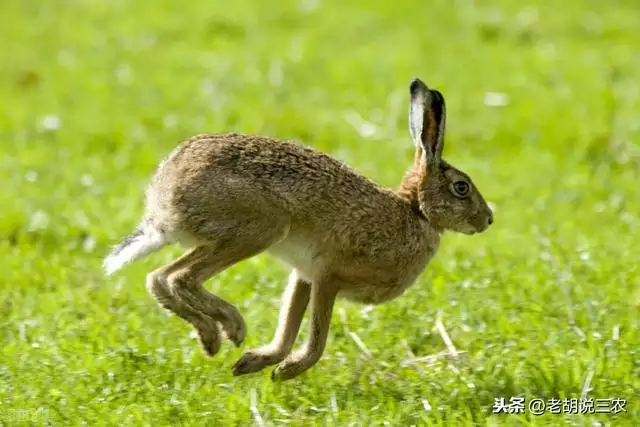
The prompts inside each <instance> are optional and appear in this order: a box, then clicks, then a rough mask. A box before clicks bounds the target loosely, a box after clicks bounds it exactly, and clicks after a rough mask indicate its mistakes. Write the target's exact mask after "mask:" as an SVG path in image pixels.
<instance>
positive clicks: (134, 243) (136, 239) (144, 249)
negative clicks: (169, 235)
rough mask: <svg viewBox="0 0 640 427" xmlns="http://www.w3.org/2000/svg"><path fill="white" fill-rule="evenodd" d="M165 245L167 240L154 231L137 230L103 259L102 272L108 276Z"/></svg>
mask: <svg viewBox="0 0 640 427" xmlns="http://www.w3.org/2000/svg"><path fill="white" fill-rule="evenodd" d="M167 243H169V242H168V241H167V239H166V238H165V236H164V235H163V234H161V233H159V232H158V231H157V230H155V229H148V228H147V229H142V228H140V229H138V230H137V231H136V232H135V233H133V234H132V235H130V236H128V237H126V238H125V239H124V240H123V241H122V243H120V244H119V245H117V246H115V247H114V248H113V250H112V251H111V253H110V254H109V255H108V256H107V257H106V258H105V260H104V263H103V264H102V265H103V267H104V271H105V272H106V274H107V275H108V276H110V275H111V274H113V273H115V272H116V271H118V270H120V269H121V268H122V267H124V266H125V265H127V264H130V263H132V262H134V261H136V260H138V259H140V258H142V257H145V256H147V255H149V254H150V253H152V252H155V251H157V250H159V249H161V248H162V247H164V246H165V245H166V244H167Z"/></svg>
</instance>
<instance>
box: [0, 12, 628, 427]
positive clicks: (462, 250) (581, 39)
mask: <svg viewBox="0 0 640 427" xmlns="http://www.w3.org/2000/svg"><path fill="white" fill-rule="evenodd" d="M537 3H538V4H537V5H536V4H535V2H530V3H529V5H524V4H523V3H522V2H518V1H515V0H513V1H509V0H500V1H493V2H489V1H484V0H476V1H474V0H458V1H449V0H434V1H429V2H425V1H417V0H416V1H405V0H401V1H398V2H388V1H381V0H373V1H364V0H358V1H355V0H352V1H338V0H324V1H321V0H300V1H277V2H249V1H246V0H244V1H235V2H213V1H204V0H193V1H190V2H177V1H167V2H155V1H151V0H138V1H136V2H133V1H124V0H115V1H110V2H100V1H97V0H84V1H81V0H72V1H60V0H54V1H49V2H42V1H35V0H8V1H4V2H2V4H1V5H0V23H1V25H0V54H1V60H0V141H1V143H0V182H1V183H2V190H1V191H0V206H2V207H1V208H0V269H1V271H2V273H3V274H2V279H0V338H1V342H0V345H1V347H2V348H1V350H0V425H16V424H30V423H33V424H36V425H40V424H50V425H80V424H85V425H92V426H93V425H131V426H134V425H212V426H219V425H220V426H222V425H274V424H280V423H291V424H294V425H318V426H321V425H358V426H360V425H361V426H370V425H397V426H405V425H407V426H408V425H412V424H413V425H453V426H465V425H536V426H537V425H561V424H562V425H589V426H590V425H611V426H624V425H634V424H635V425H638V423H640V405H639V400H638V396H639V393H640V379H639V378H640V364H639V363H640V362H639V360H640V357H639V349H640V333H639V328H640V320H639V319H640V315H639V313H640V263H639V254H640V233H639V231H640V192H639V190H638V186H639V184H640V180H639V178H640V146H639V145H638V143H639V141H640V121H638V117H639V116H640V85H639V83H638V82H640V56H639V55H638V47H639V46H640V31H638V23H639V22H640V5H638V3H637V2H634V1H632V0H626V1H624V0H610V1H608V2H603V1H598V0H583V1H581V0H566V1H564V2H542V1H539V2H537ZM414 76H420V77H421V78H422V79H423V80H425V81H426V82H427V83H428V84H429V85H431V86H433V87H436V88H438V89H440V90H441V91H442V92H443V93H444V95H445V97H446V99H447V105H448V130H449V131H448V138H447V147H446V149H445V157H446V158H447V159H448V160H449V161H451V162H452V163H453V164H455V165H457V166H459V167H460V168H461V169H463V170H465V171H466V172H468V173H469V174H470V175H471V176H472V177H473V178H474V181H475V182H476V184H477V185H478V186H479V187H480V189H481V190H482V192H483V194H484V195H485V196H486V198H487V199H488V200H489V201H490V202H491V203H492V205H493V206H494V207H495V215H496V222H495V224H494V225H493V227H492V228H491V229H490V230H489V231H488V232H487V233H485V234H481V235H476V236H473V237H469V236H462V235H454V234H450V235H446V236H445V238H444V240H443V242H442V245H441V249H440V251H439V253H438V255H437V256H436V258H435V259H434V260H433V261H432V263H431V264H430V266H429V267H428V268H427V270H426V271H425V272H424V273H423V274H422V275H421V276H420V278H419V280H418V282H417V283H416V284H415V285H414V286H413V287H412V288H410V289H409V291H407V293H406V294H405V295H404V296H402V297H400V298H399V299H397V300H395V301H392V302H390V303H387V304H384V305H381V306H377V307H375V308H374V307H363V306H359V305H356V304H353V303H349V302H339V303H338V304H337V306H336V310H335V313H334V317H333V324H332V330H331V333H330V337H329V342H328V346H327V350H326V352H325V355H324V357H323V359H321V361H320V362H319V363H318V365H317V366H316V367H315V368H313V369H312V370H311V371H309V372H307V373H306V374H304V375H303V376H301V377H299V378H297V379H295V380H292V381H289V382H284V383H272V381H271V380H270V376H269V374H270V370H265V371H263V372H262V373H260V374H256V375H253V376H247V377H238V378H236V377H233V376H232V375H231V366H232V365H233V363H234V362H235V360H236V359H238V358H239V357H240V355H241V354H242V350H243V349H236V348H234V347H233V346H232V345H231V344H229V343H228V342H227V343H225V344H224V346H223V349H222V351H221V352H220V353H219V354H218V355H217V356H216V357H215V358H213V359H210V358H207V357H206V356H205V355H204V354H203V352H202V351H201V350H200V348H199V345H198V343H197V341H196V340H195V339H194V337H193V335H192V334H191V328H190V327H189V326H188V325H187V324H186V323H183V322H182V321H180V320H179V319H177V318H176V317H173V316H169V315H168V314H167V313H166V312H165V311H163V310H162V309H161V308H159V307H158V306H157V305H156V303H155V302H154V301H153V300H152V298H151V297H150V296H149V295H148V294H147V291H146V289H145V286H144V280H145V274H146V272H148V271H150V270H152V269H155V268H156V267H157V266H159V265H161V264H162V263H164V262H167V261H169V260H171V259H172V257H175V256H176V255H177V254H178V253H179V250H178V248H172V249H167V250H165V251H163V252H161V253H158V254H155V255H153V256H151V257H150V258H148V259H147V260H145V261H143V262H140V263H138V264H136V265H134V266H132V267H130V268H128V269H127V270H125V271H123V272H122V273H120V274H118V275H117V276H115V277H113V278H105V277H104V275H103V273H102V271H101V266H100V264H101V258H102V257H103V256H104V255H105V254H106V252H107V251H108V249H109V246H110V245H112V244H114V243H115V242H116V241H118V240H119V239H120V238H121V237H122V236H123V235H125V234H127V233H129V232H130V231H132V230H133V228H134V226H135V225H136V223H137V221H138V220H139V218H140V216H141V214H142V189H143V187H144V185H145V184H146V182H147V180H148V178H149V176H150V174H151V173H152V172H153V170H154V167H155V165H156V164H157V162H158V161H159V160H160V159H161V158H162V157H164V156H165V155H166V154H167V153H168V152H169V151H170V150H171V149H172V148H173V147H175V146H176V144H177V143H178V142H179V141H180V140H181V139H182V138H184V137H187V136H189V135H191V134H194V133H198V132H203V131H208V132H218V131H230V130H233V131H240V132H250V133H263V134H268V135H273V136H278V137H282V138H291V139H296V140H301V141H304V142H306V143H307V144H309V145H312V146H314V147H316V148H318V149H321V150H323V151H326V152H328V153H331V154H333V155H334V156H336V157H338V158H340V159H343V160H345V161H347V162H348V163H349V164H351V165H352V166H354V167H356V168H357V169H359V170H360V171H362V172H363V173H364V174H366V175H368V176H370V177H372V178H373V179H374V180H375V181H377V182H379V183H381V184H384V185H388V186H394V187H395V186H396V185H397V184H398V183H399V181H400V178H401V177H402V175H403V173H404V170H405V168H406V167H407V166H408V165H409V163H410V162H411V160H412V155H413V154H412V145H411V141H410V138H409V136H408V131H407V125H406V109H407V106H408V90H407V87H408V83H409V81H410V79H411V78H412V77H414ZM287 273H288V271H287V268H286V266H284V265H281V264H280V263H279V262H277V261H275V260H273V259H271V258H269V257H268V256H266V255H264V256H258V257H256V258H254V259H251V260H248V261H245V262H243V263H241V264H238V265H236V266H234V267H232V268H231V269H229V270H227V271H225V272H224V273H223V274H221V275H219V276H218V277H215V278H214V279H212V280H211V281H210V282H209V285H208V287H209V289H211V290H212V291H213V292H214V293H216V294H219V295H220V296H222V297H223V298H225V299H227V300H229V301H231V302H233V303H235V304H237V305H238V307H239V308H240V310H241V312H242V314H243V316H244V317H245V320H246V321H247V324H248V328H249V330H248V336H247V339H246V341H245V344H244V346H243V348H244V349H248V348H251V347H254V346H256V345H260V344H264V343H266V342H268V341H269V340H270V339H271V335H272V333H273V331H274V328H275V324H276V313H277V311H278V306H279V298H280V294H281V292H282V290H283V289H284V285H285V283H286V276H287ZM439 318H440V319H441V321H442V324H443V325H444V327H445V329H446V331H447V332H448V334H449V336H450V337H451V339H452V341H453V343H454V345H455V346H456V348H457V350H458V351H459V352H461V354H460V355H459V357H458V358H457V359H454V358H452V357H449V356H445V355H440V356H438V357H435V358H433V359H432V360H430V361H427V362H425V361H422V362H416V363H407V361H408V360H410V359H412V358H414V357H421V356H427V355H434V354H435V355H439V354H441V352H443V351H444V352H445V353H446V350H447V347H446V346H445V343H444V342H443V340H442V338H441V334H440V333H439V332H438V330H437V329H436V328H435V325H436V321H437V319H439ZM305 324H306V323H305ZM304 330H305V329H304V325H303V331H304ZM305 337H306V333H304V332H303V334H302V336H301V337H299V340H298V342H301V340H302V339H303V338H305ZM354 337H359V338H360V339H361V341H362V342H363V343H364V345H365V346H366V349H365V350H363V349H361V348H360V347H359V346H358V345H357V344H356V341H355V340H354ZM367 349H368V350H367ZM583 392H586V394H587V395H588V396H589V397H591V398H595V399H604V398H621V399H626V400H627V405H626V408H625V409H626V412H622V413H619V414H616V415H614V414H587V415H574V414H569V413H564V414H553V413H549V412H547V413H546V414H544V415H542V416H536V415H533V414H531V413H529V412H528V411H527V413H525V414H518V415H505V414H493V413H492V407H493V404H494V400H495V399H496V398H500V397H503V398H505V399H506V400H507V401H508V400H509V398H511V397H524V398H526V399H527V401H529V400H531V399H534V398H541V399H545V400H548V399H552V398H555V399H566V398H578V397H580V396H581V394H582V393H583Z"/></svg>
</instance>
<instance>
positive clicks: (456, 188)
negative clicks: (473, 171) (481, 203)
mask: <svg viewBox="0 0 640 427" xmlns="http://www.w3.org/2000/svg"><path fill="white" fill-rule="evenodd" d="M453 192H454V193H456V195H457V196H460V197H465V196H467V195H468V194H469V184H468V183H466V182H465V181H456V182H454V183H453Z"/></svg>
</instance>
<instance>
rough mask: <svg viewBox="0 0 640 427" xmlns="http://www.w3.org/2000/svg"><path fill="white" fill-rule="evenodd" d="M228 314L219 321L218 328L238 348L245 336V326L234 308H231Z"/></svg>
mask: <svg viewBox="0 0 640 427" xmlns="http://www.w3.org/2000/svg"><path fill="white" fill-rule="evenodd" d="M232 308H233V310H230V311H229V313H227V315H226V316H225V317H224V319H223V320H221V321H220V327H221V328H222V331H223V332H224V335H225V337H227V338H228V339H229V340H230V341H231V342H232V343H234V344H235V346H236V347H240V344H242V342H243V341H244V338H245V336H246V335H247V326H246V324H245V322H244V319H243V318H242V316H241V315H240V313H239V312H238V310H237V309H236V308H235V307H232Z"/></svg>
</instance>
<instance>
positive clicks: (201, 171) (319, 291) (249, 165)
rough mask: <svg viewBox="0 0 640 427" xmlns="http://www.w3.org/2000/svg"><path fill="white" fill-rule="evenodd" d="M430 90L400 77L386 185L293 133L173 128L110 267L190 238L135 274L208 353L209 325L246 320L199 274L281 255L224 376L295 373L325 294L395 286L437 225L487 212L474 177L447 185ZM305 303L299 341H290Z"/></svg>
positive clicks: (315, 341) (215, 340)
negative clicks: (174, 256) (409, 150)
mask: <svg viewBox="0 0 640 427" xmlns="http://www.w3.org/2000/svg"><path fill="white" fill-rule="evenodd" d="M432 92H434V91H429V90H428V89H427V88H426V86H424V88H423V87H422V86H420V87H415V88H414V86H413V84H412V109H413V108H415V109H416V110H415V111H414V110H412V119H411V125H412V128H411V129H412V134H413V135H414V140H416V146H417V149H416V159H415V163H414V165H413V166H412V167H411V168H410V169H409V171H408V172H407V174H406V175H405V178H404V179H403V181H402V184H401V186H400V189H399V190H397V191H393V190H390V189H385V188H382V187H380V186H378V185H376V184H375V183H373V182H372V181H371V180H369V179H367V178H366V177H364V176H362V175H361V174H359V173H358V172H356V171H355V170H354V169H352V168H350V167H349V166H347V165H345V164H344V163H342V162H340V161H338V160H336V159H334V158H332V157H330V156H328V155H326V154H323V153H320V152H318V151H315V150H313V149H311V148H307V147H304V146H302V145H300V144H297V143H294V142H288V141H280V140H276V139H273V138H269V137H265V136H253V135H244V134H237V133H226V134H202V135H197V136H195V137H192V138H190V139H188V140H186V141H185V142H184V143H183V144H182V145H181V146H180V147H178V148H177V149H176V150H175V151H174V152H173V153H172V154H171V155H170V156H169V157H168V158H167V159H166V160H164V161H163V162H162V163H161V165H160V166H159V168H158V171H157V173H156V175H155V177H154V179H153V181H152V183H151V185H150V186H149V188H148V190H147V213H146V216H145V220H144V221H143V224H142V225H141V231H139V233H138V234H136V235H134V236H132V237H131V238H130V239H128V240H127V241H126V242H125V243H123V244H122V245H121V246H120V247H119V248H117V249H116V250H115V251H114V252H113V254H112V255H111V257H110V258H109V259H108V260H107V266H109V265H115V267H114V268H112V270H115V269H117V268H118V267H120V266H121V265H122V264H124V263H125V262H128V261H130V260H133V259H135V258H137V257H139V256H142V255H144V254H146V253H148V252H151V251H153V250H156V249H158V248H160V247H162V246H163V245H165V244H167V243H174V242H175V243H181V244H183V245H185V246H187V247H189V248H190V249H189V251H188V252H187V253H186V254H185V255H183V256H182V257H181V258H179V259H178V260H176V261H174V262H173V263H171V264H169V265H167V266H165V267H163V268H161V269H158V270H156V271H154V272H153V273H151V274H149V276H148V279H147V285H148V288H149V291H150V292H151V293H152V295H154V296H155V297H156V298H157V299H158V301H159V302H160V303H161V304H162V305H163V306H164V307H166V308H167V309H169V310H171V311H173V312H174V313H175V314H177V315H178V316H180V317H182V318H183V319H185V320H187V321H188V322H190V323H191V324H193V325H194V327H195V328H196V330H197V331H198V334H199V337H200V341H201V343H202V345H203V347H204V349H205V350H206V351H207V352H208V353H209V354H211V355H213V354H215V353H216V352H217V351H218V349H219V347H220V343H221V342H220V341H221V340H220V336H219V333H218V328H221V329H222V331H223V332H224V333H225V335H226V336H227V337H228V338H229V339H231V340H232V341H233V342H235V343H236V344H237V345H239V344H240V343H241V342H242V340H243V339H244V336H245V324H244V320H243V319H242V316H241V315H240V313H239V312H238V310H237V309H236V308H235V307H234V306H233V305H231V304H229V303H228V302H226V301H224V300H222V299H221V298H219V297H217V296H215V295H213V294H211V293H209V292H207V291H206V290H204V289H203V287H202V284H203V283H204V282H205V281H206V280H207V279H208V278H210V277H212V276H213V275H215V274H217V273H218V272H220V271H222V270H224V269H225V268H227V267H229V266H231V265H233V264H234V263H236V262H239V261H241V260H243V259H246V258H249V257H251V256H253V255H256V254H258V253H260V252H263V251H267V252H269V253H270V254H272V255H273V256H275V257H277V258H280V259H282V260H283V261H285V262H286V263H288V264H290V265H291V266H292V267H293V268H294V270H293V271H292V273H291V276H290V280H289V285H288V286H287V290H286V292H285V295H284V297H283V303H282V308H281V314H280V319H279V323H278V328H277V332H276V335H275V337H274V339H273V341H272V342H271V343H270V344H269V345H267V346H265V347H262V348H259V349H256V350H253V351H249V352H247V353H245V354H244V355H243V357H242V358H241V359H240V360H239V361H238V362H237V363H236V365H235V366H234V374H236V375H237V374H244V373H249V372H255V371H258V370H260V369H262V368H264V367H265V366H268V365H271V364H276V363H279V365H278V366H277V367H276V369H275V370H274V373H273V377H274V378H275V379H288V378H292V377H294V376H296V375H298V374H300V373H301V372H303V371H305V370H306V369H308V368H309V367H311V366H313V364H315V362H316V361H317V360H318V359H319V358H320V356H321V354H322V352H323V349H324V345H325V342H326V338H327V333H328V330H329V323H330V318H331V313H332V308H333V304H334V301H335V299H336V297H338V296H344V297H347V298H350V299H353V300H356V301H360V302H364V303H370V304H377V303H381V302H384V301H387V300H390V299H392V298H395V297H397V296H398V295H400V294H402V293H403V292H404V291H405V290H406V289H407V287H408V286H409V285H411V284H412V283H413V282H414V281H415V279H416V278H417V276H418V275H419V274H420V272H421V271H422V270H423V269H424V267H425V266H426V265H427V263H428V262H429V260H430V259H431V258H432V257H433V255H434V254H435V252H436V250H437V247H438V244H439V241H440V234H441V233H442V232H443V231H444V230H445V229H453V230H457V231H463V232H476V231H483V230H484V229H485V228H486V227H487V225H488V224H487V223H490V222H491V211H490V210H489V209H488V207H487V206H486V203H485V202H484V200H483V199H482V196H480V194H479V193H478V192H477V191H476V190H475V189H473V192H472V193H471V194H470V195H469V196H468V197H464V200H465V201H464V202H461V201H460V200H461V199H460V198H459V197H458V198H456V197H454V196H452V195H451V191H452V190H450V186H451V185H452V183H453V182H455V180H458V179H462V180H465V182H468V185H471V183H470V179H469V177H467V176H466V175H464V173H462V172H460V171H459V170H457V169H455V168H453V167H452V166H450V165H448V164H447V163H446V162H444V161H443V160H441V159H440V152H441V150H442V143H443V140H442V138H443V135H442V133H443V131H444V101H442V105H441V106H440V104H435V103H436V102H438V99H437V98H435V95H431V93H432ZM438 94H439V93H438ZM416 117H418V119H416ZM423 120H424V121H423ZM136 245H137V246H136ZM127 251H129V252H127ZM309 304H310V305H311V320H310V334H309V339H308V341H307V343H306V344H305V345H304V346H302V347H301V348H300V349H299V350H297V351H295V352H293V353H291V349H292V347H293V344H294V341H295V337H296V335H297V333H298V330H299V328H300V323H301V321H302V317H303V315H304V312H305V310H306V307H307V305H309Z"/></svg>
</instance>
